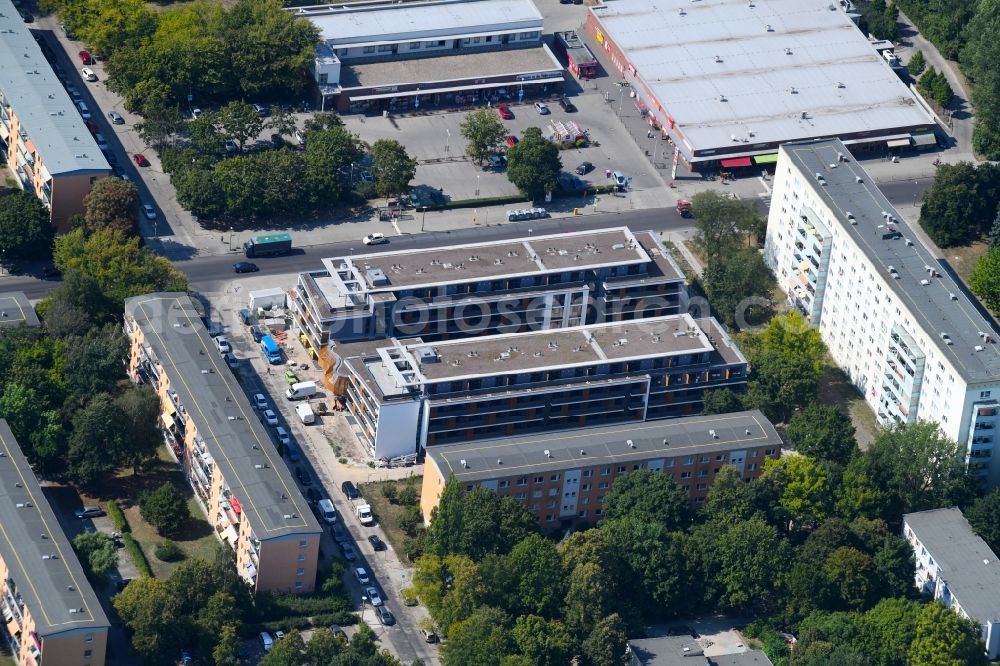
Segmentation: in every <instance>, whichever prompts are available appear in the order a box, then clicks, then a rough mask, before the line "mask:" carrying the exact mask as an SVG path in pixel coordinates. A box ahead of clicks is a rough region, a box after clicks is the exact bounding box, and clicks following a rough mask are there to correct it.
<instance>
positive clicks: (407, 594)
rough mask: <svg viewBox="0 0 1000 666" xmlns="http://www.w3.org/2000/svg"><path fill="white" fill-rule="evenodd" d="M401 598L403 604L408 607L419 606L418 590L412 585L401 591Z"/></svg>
mask: <svg viewBox="0 0 1000 666" xmlns="http://www.w3.org/2000/svg"><path fill="white" fill-rule="evenodd" d="M399 596H401V597H402V598H403V603H405V604H406V605H407V606H415V605H416V604H417V589H416V588H415V587H413V586H412V585H411V586H410V587H404V588H403V589H402V590H400V592H399Z"/></svg>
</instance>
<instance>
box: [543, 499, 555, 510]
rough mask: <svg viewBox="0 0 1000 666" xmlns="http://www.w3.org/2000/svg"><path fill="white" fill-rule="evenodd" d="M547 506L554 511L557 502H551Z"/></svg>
mask: <svg viewBox="0 0 1000 666" xmlns="http://www.w3.org/2000/svg"><path fill="white" fill-rule="evenodd" d="M545 506H547V507H548V508H550V509H554V508H556V501H555V500H549V502H548V504H546V505H545Z"/></svg>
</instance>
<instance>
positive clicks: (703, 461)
mask: <svg viewBox="0 0 1000 666" xmlns="http://www.w3.org/2000/svg"><path fill="white" fill-rule="evenodd" d="M698 462H700V463H707V462H708V456H699V457H698Z"/></svg>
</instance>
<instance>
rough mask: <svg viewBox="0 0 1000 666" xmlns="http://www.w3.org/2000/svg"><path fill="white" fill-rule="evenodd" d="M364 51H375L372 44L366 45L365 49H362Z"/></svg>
mask: <svg viewBox="0 0 1000 666" xmlns="http://www.w3.org/2000/svg"><path fill="white" fill-rule="evenodd" d="M364 53H375V47H374V46H366V47H365V50H364Z"/></svg>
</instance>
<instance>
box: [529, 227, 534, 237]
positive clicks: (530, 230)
mask: <svg viewBox="0 0 1000 666" xmlns="http://www.w3.org/2000/svg"><path fill="white" fill-rule="evenodd" d="M532 231H534V229H528V238H531V232H532Z"/></svg>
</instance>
